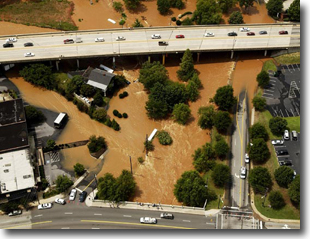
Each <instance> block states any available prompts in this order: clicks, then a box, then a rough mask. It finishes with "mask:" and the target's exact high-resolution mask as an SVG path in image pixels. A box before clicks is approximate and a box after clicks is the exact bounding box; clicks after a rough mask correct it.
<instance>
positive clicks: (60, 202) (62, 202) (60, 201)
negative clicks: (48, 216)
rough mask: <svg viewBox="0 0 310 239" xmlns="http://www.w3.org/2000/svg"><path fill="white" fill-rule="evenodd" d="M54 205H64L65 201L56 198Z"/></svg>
mask: <svg viewBox="0 0 310 239" xmlns="http://www.w3.org/2000/svg"><path fill="white" fill-rule="evenodd" d="M55 203H58V204H61V205H65V204H66V201H65V200H64V199H62V198H56V199H55Z"/></svg>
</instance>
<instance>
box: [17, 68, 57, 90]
mask: <svg viewBox="0 0 310 239" xmlns="http://www.w3.org/2000/svg"><path fill="white" fill-rule="evenodd" d="M19 74H20V75H21V76H22V77H23V78H24V79H25V80H26V81H27V82H30V83H31V84H33V85H36V86H41V87H44V88H46V89H49V90H52V89H53V88H54V84H55V83H54V82H55V81H54V76H53V74H52V67H51V66H46V65H44V64H30V65H28V66H25V67H24V68H23V69H22V70H21V71H19Z"/></svg>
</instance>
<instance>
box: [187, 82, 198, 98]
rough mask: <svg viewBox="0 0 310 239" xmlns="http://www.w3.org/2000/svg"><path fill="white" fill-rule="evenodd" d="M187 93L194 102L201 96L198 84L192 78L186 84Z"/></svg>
mask: <svg viewBox="0 0 310 239" xmlns="http://www.w3.org/2000/svg"><path fill="white" fill-rule="evenodd" d="M186 95H187V98H188V99H189V100H190V101H192V102H195V101H196V100H197V99H198V97H199V90H198V85H197V84H196V83H195V82H194V81H192V80H189V82H188V84H187V86H186Z"/></svg>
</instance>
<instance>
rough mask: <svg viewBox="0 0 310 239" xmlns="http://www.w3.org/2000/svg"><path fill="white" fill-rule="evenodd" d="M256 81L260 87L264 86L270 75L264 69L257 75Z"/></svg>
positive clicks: (267, 83)
mask: <svg viewBox="0 0 310 239" xmlns="http://www.w3.org/2000/svg"><path fill="white" fill-rule="evenodd" d="M256 81H257V82H258V86H260V87H261V88H265V87H266V86H268V85H269V81H270V77H269V74H268V73H267V72H266V71H261V72H260V73H259V74H258V75H257V77H256Z"/></svg>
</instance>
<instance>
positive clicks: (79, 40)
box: [75, 37, 83, 43]
mask: <svg viewBox="0 0 310 239" xmlns="http://www.w3.org/2000/svg"><path fill="white" fill-rule="evenodd" d="M75 42H76V43H82V42H83V40H82V38H80V37H78V38H76V39H75Z"/></svg>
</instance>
